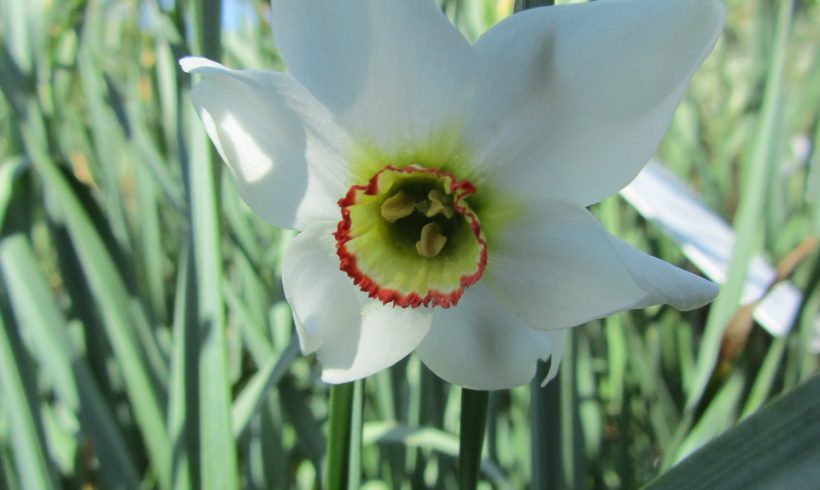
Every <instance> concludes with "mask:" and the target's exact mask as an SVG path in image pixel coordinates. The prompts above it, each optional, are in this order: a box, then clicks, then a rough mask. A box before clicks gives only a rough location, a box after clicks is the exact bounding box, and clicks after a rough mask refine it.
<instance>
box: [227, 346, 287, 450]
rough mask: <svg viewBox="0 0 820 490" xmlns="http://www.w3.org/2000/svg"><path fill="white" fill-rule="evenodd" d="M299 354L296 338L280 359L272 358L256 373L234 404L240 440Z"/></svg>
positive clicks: (234, 424)
mask: <svg viewBox="0 0 820 490" xmlns="http://www.w3.org/2000/svg"><path fill="white" fill-rule="evenodd" d="M298 353H299V341H298V339H296V338H295V337H294V338H293V340H291V342H290V344H288V346H287V347H286V348H285V351H284V352H282V354H281V355H279V357H278V358H271V359H270V361H268V363H267V364H266V365H265V366H264V367H263V368H262V369H260V370H259V372H258V373H256V374H255V375H254V376H253V377H252V378H251V379H250V381H248V384H247V385H246V386H245V389H244V390H242V392H241V393H240V394H239V396H238V397H237V398H236V401H235V402H234V404H233V416H232V419H233V433H234V437H236V438H237V439H239V438H240V437H242V434H243V433H244V432H245V430H246V429H247V427H248V423H249V422H250V420H251V417H252V416H253V415H254V414H255V413H256V412H257V410H258V409H259V407H260V406H261V405H262V403H263V402H264V401H265V400H266V399H267V398H268V391H269V390H270V389H271V388H272V387H273V386H274V385H276V383H277V382H279V380H280V379H282V376H284V374H285V373H286V372H287V370H288V368H290V364H291V363H292V362H293V360H294V359H296V356H297V355H298Z"/></svg>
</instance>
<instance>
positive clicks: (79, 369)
mask: <svg viewBox="0 0 820 490" xmlns="http://www.w3.org/2000/svg"><path fill="white" fill-rule="evenodd" d="M0 269H1V270H2V275H3V279H4V280H5V283H6V288H7V290H8V292H9V298H10V300H11V303H12V307H13V309H14V312H15V316H16V317H17V319H18V323H19V324H22V325H25V326H26V332H27V334H28V335H30V336H31V340H32V342H31V344H32V347H33V349H34V350H35V355H36V356H37V358H38V360H39V361H40V366H41V367H42V368H43V369H44V370H45V371H46V374H47V375H48V376H49V377H50V378H51V380H52V385H53V387H54V390H55V391H56V393H57V395H58V397H59V399H60V400H61V401H62V402H63V403H64V404H65V405H66V406H67V407H68V408H70V409H71V410H73V411H74V412H75V413H77V415H78V416H79V418H80V420H81V423H82V426H83V429H84V431H85V432H86V435H87V436H88V437H89V439H90V441H91V442H92V447H93V450H94V452H95V453H96V455H97V457H98V458H99V460H100V470H99V471H100V474H101V479H102V481H103V483H105V484H106V485H108V486H124V487H126V488H134V487H137V486H139V478H138V476H137V475H138V472H137V470H136V468H135V467H134V463H133V461H132V460H131V455H130V453H129V451H128V446H127V444H126V442H125V439H124V437H123V434H122V432H121V430H120V427H119V426H118V425H117V422H116V419H115V417H114V414H113V413H112V411H111V408H110V407H109V406H108V405H106V403H105V397H104V396H103V394H102V392H101V391H100V388H99V386H98V385H97V382H96V380H95V379H94V376H93V374H92V372H91V369H90V368H89V366H88V364H87V362H86V360H85V358H83V357H81V356H80V354H79V353H78V352H75V350H74V349H73V347H72V342H71V339H70V338H69V336H68V334H67V331H68V329H67V326H66V324H65V321H64V320H63V316H62V314H61V313H60V310H59V308H58V307H57V305H56V304H55V302H54V300H53V298H52V297H51V294H50V292H49V290H48V287H47V285H46V281H45V278H44V277H43V275H42V272H41V271H40V270H39V267H38V265H37V260H36V258H35V256H34V254H33V252H32V251H31V248H30V246H29V244H28V241H27V240H26V239H25V238H24V237H23V236H21V235H15V236H12V237H9V238H6V239H4V240H3V241H2V242H1V243H0ZM80 401H82V403H81V402H80Z"/></svg>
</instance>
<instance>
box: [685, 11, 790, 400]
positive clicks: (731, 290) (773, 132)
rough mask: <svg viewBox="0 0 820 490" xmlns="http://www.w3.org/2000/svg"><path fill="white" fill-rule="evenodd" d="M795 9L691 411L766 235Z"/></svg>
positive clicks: (781, 27)
mask: <svg viewBox="0 0 820 490" xmlns="http://www.w3.org/2000/svg"><path fill="white" fill-rule="evenodd" d="M793 7H794V2H793V0H784V1H783V2H780V8H779V12H778V18H777V31H776V34H775V36H776V37H775V49H774V54H773V56H772V59H771V65H770V66H769V73H768V77H767V80H766V90H765V93H764V95H763V107H762V109H761V113H760V118H759V121H758V128H757V134H756V135H755V138H754V141H755V143H754V148H753V150H752V153H751V154H750V157H749V161H748V166H747V167H746V168H748V169H749V172H750V173H749V175H748V176H747V179H746V182H745V184H744V185H743V189H742V191H741V193H740V195H741V198H740V203H739V206H738V210H737V214H736V218H735V229H736V230H737V236H736V239H735V244H734V247H733V249H732V259H731V262H730V264H729V272H728V277H727V279H726V282H725V283H724V284H723V287H722V290H721V293H720V295H718V297H717V299H716V300H715V302H714V304H713V305H712V307H711V311H710V313H709V319H708V321H707V323H706V331H705V332H704V334H703V339H702V340H701V343H700V351H699V354H698V358H697V363H696V365H695V371H694V375H693V379H692V383H691V385H690V386H689V389H688V392H687V398H686V409H687V410H694V409H695V408H696V406H697V405H698V403H700V400H701V397H702V396H703V393H704V391H705V390H706V387H707V385H708V383H709V380H710V378H711V376H712V370H713V369H714V366H715V363H716V362H717V358H718V351H719V348H720V339H721V336H722V335H723V331H724V329H725V328H726V326H727V325H728V323H729V320H730V319H731V318H732V315H734V313H735V311H736V310H737V308H738V306H739V301H740V297H741V294H742V292H743V285H744V283H745V280H746V273H747V268H748V265H749V261H750V260H751V258H752V255H753V254H754V252H755V246H756V244H757V243H759V241H758V236H759V234H760V232H761V231H762V230H761V219H760V216H761V215H762V214H763V210H764V199H765V196H766V185H767V181H768V179H769V178H770V177H771V176H772V175H773V167H774V165H775V164H776V162H777V157H778V155H776V154H774V148H775V147H776V142H775V139H776V138H777V137H778V136H779V135H780V130H779V125H780V124H781V123H782V121H781V120H780V119H781V118H782V114H781V112H780V105H781V103H782V98H783V68H784V63H785V59H786V55H787V50H788V42H787V41H788V37H789V33H790V29H791V20H792V10H793Z"/></svg>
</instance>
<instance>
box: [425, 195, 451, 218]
mask: <svg viewBox="0 0 820 490" xmlns="http://www.w3.org/2000/svg"><path fill="white" fill-rule="evenodd" d="M427 199H429V202H425V204H427V206H425V208H426V209H423V210H421V211H422V212H423V213H424V215H425V216H427V217H428V218H432V217H433V216H436V215H437V214H439V213H442V214H444V216H445V217H446V218H447V219H450V218H452V217H453V215H454V214H455V211H453V206H452V205H450V203H449V202H448V201H449V199H447V196H446V195H445V194H444V193H443V192H441V191H440V190H439V189H432V190H430V192H429V193H428V194H427Z"/></svg>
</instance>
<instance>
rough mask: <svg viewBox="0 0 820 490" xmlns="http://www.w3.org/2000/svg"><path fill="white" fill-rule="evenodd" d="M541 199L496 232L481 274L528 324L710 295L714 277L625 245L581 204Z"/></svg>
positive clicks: (576, 320) (548, 324)
mask: <svg viewBox="0 0 820 490" xmlns="http://www.w3.org/2000/svg"><path fill="white" fill-rule="evenodd" d="M539 206H540V209H539V210H538V211H534V212H533V213H532V214H531V215H529V216H526V217H523V218H521V219H519V220H518V221H516V222H512V223H510V224H509V225H508V227H506V228H504V229H501V230H498V231H497V232H496V233H494V236H495V237H496V239H495V241H494V242H493V243H491V244H490V249H489V254H488V258H489V260H488V264H487V270H486V272H485V274H484V278H483V279H482V281H484V282H485V283H486V284H487V287H488V288H489V289H490V290H491V291H492V292H493V294H494V295H495V297H496V299H497V300H498V301H499V302H500V303H501V304H503V305H505V306H506V307H507V308H508V309H509V310H510V311H512V312H513V313H514V314H516V315H518V316H519V317H520V318H521V320H522V321H524V322H525V323H526V324H528V325H530V326H531V327H534V328H544V329H560V328H566V327H572V326H575V325H579V324H581V323H584V322H587V321H590V320H594V319H596V318H602V317H605V316H608V315H611V314H613V313H616V312H618V311H622V310H627V309H631V308H642V307H644V306H648V305H651V304H658V303H667V304H670V305H672V306H674V307H676V308H682V309H689V308H694V307H697V306H700V305H702V304H704V303H706V302H707V301H709V300H710V299H711V298H713V297H714V295H715V292H716V289H715V287H714V285H713V284H712V283H710V282H709V281H706V280H704V279H701V278H699V277H697V276H695V275H693V274H690V273H688V272H686V271H683V270H681V269H678V268H677V267H674V266H672V265H670V264H666V263H664V262H662V261H660V260H658V259H655V258H653V257H650V256H648V255H645V254H642V253H640V252H638V251H637V250H635V249H633V248H632V247H629V246H628V245H626V244H624V243H623V242H621V241H620V240H618V239H617V238H615V237H612V236H611V235H610V234H609V233H607V232H606V230H604V229H603V228H602V227H601V225H600V224H599V223H598V222H597V221H596V220H595V218H593V217H592V216H591V215H590V214H589V213H588V212H587V211H586V210H584V209H581V208H580V207H577V206H574V205H569V204H563V203H558V202H551V203H543V202H542V203H540V204H539ZM534 208H535V207H534Z"/></svg>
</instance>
